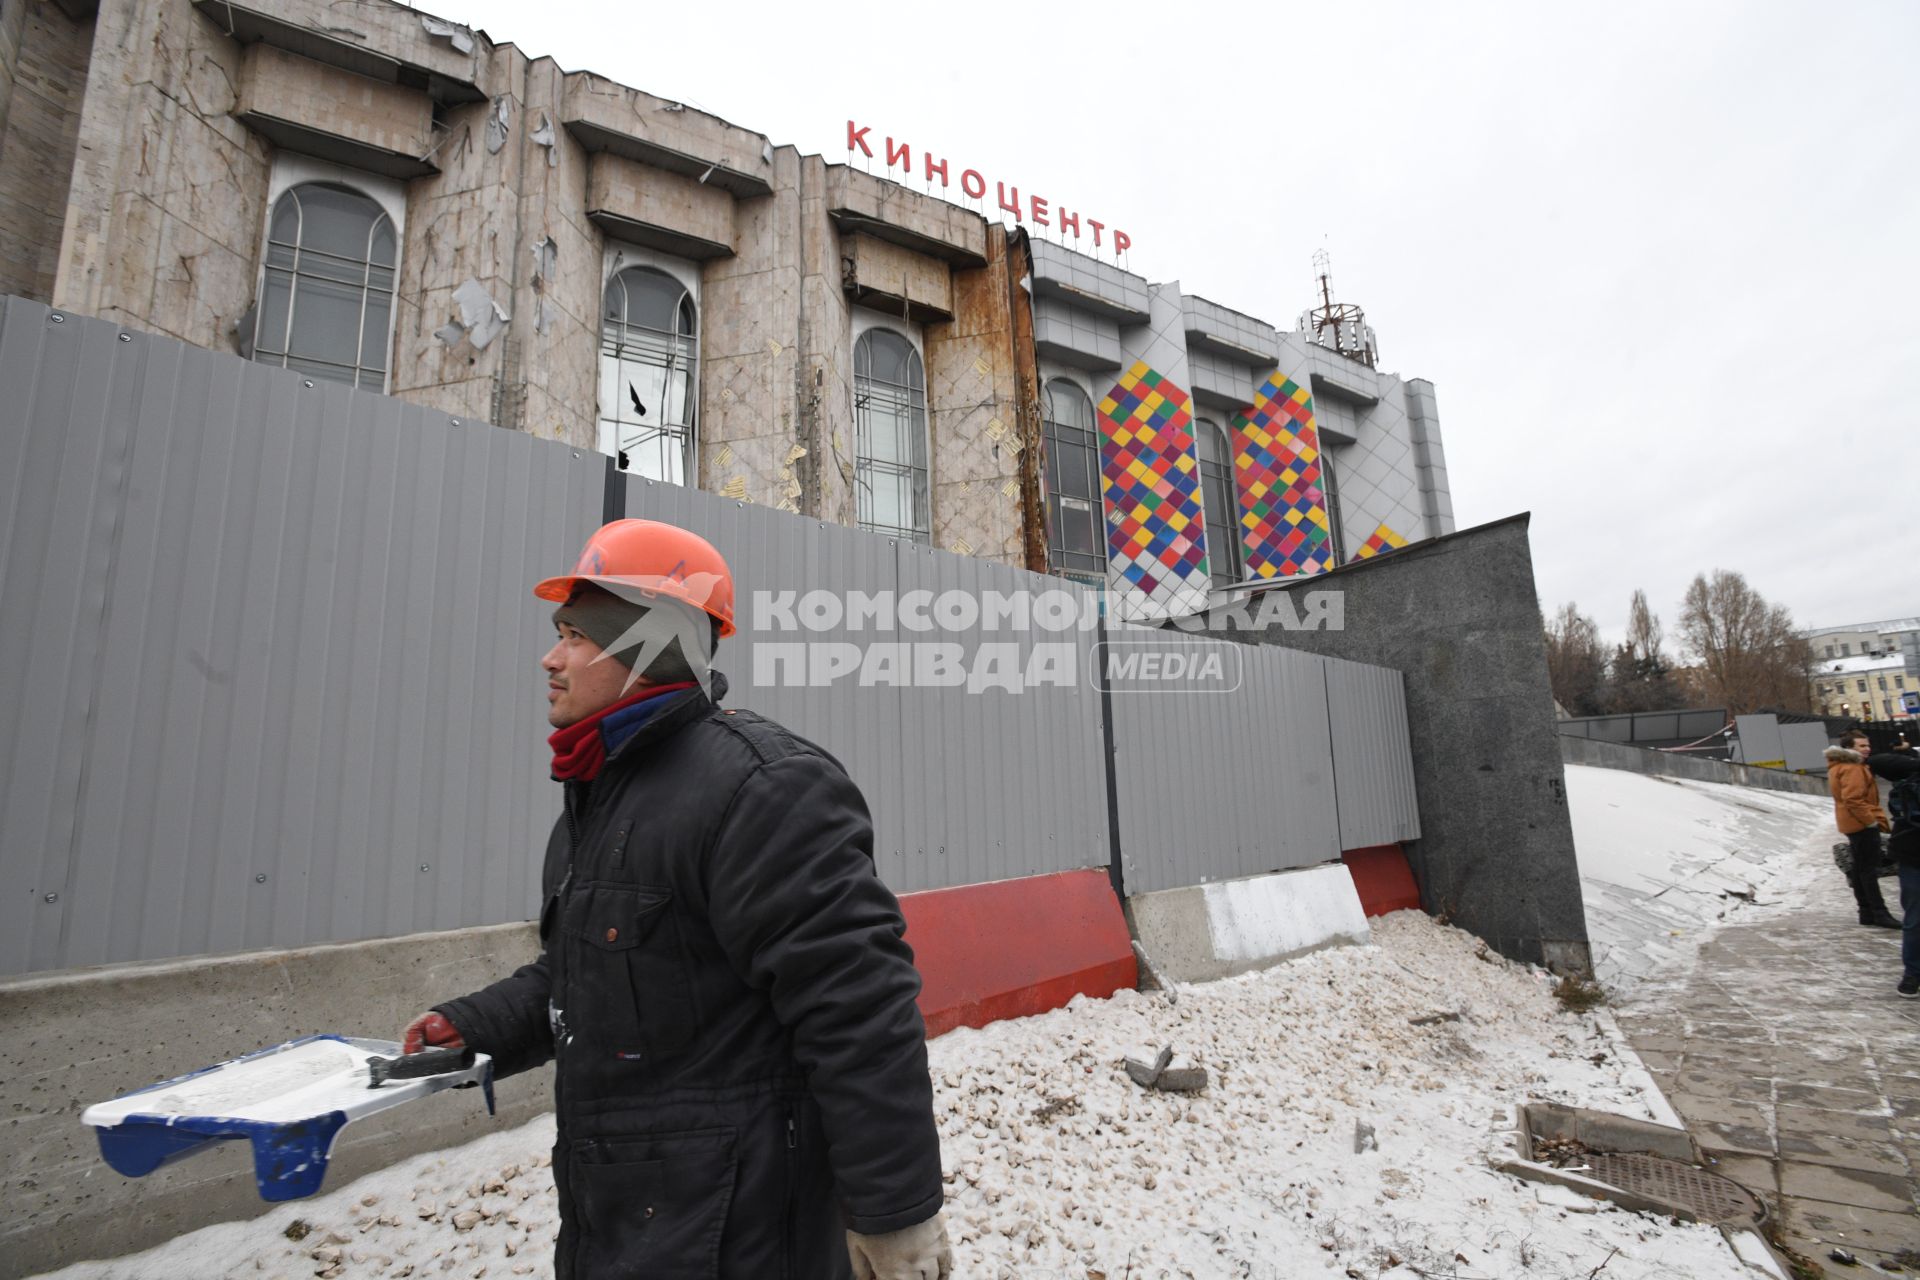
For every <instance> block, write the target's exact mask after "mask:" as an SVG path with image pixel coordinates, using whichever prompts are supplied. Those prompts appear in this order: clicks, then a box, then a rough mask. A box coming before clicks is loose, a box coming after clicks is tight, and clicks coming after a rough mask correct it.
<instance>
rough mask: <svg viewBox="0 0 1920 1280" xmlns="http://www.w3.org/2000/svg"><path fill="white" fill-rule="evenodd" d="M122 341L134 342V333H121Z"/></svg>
mask: <svg viewBox="0 0 1920 1280" xmlns="http://www.w3.org/2000/svg"><path fill="white" fill-rule="evenodd" d="M120 341H122V342H132V341H133V335H132V334H130V333H123V334H121V335H120Z"/></svg>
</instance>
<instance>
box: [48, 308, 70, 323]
mask: <svg viewBox="0 0 1920 1280" xmlns="http://www.w3.org/2000/svg"><path fill="white" fill-rule="evenodd" d="M47 319H49V320H51V321H53V322H54V323H55V324H65V323H66V322H67V318H66V317H65V316H63V315H61V314H60V313H59V312H58V311H56V312H54V313H53V314H52V315H50V316H48V317H47Z"/></svg>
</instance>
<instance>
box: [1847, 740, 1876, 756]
mask: <svg viewBox="0 0 1920 1280" xmlns="http://www.w3.org/2000/svg"><path fill="white" fill-rule="evenodd" d="M1847 748H1848V749H1849V750H1851V751H1858V752H1859V753H1860V754H1861V755H1863V756H1870V755H1872V754H1873V741H1872V740H1871V739H1869V738H1852V739H1849V740H1848V742H1847Z"/></svg>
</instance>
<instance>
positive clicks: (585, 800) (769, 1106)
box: [404, 520, 951, 1280]
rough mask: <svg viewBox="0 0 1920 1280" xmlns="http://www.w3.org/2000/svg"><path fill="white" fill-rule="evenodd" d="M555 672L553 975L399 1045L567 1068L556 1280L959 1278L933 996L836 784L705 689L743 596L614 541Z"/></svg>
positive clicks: (862, 807)
mask: <svg viewBox="0 0 1920 1280" xmlns="http://www.w3.org/2000/svg"><path fill="white" fill-rule="evenodd" d="M534 594H535V595H537V596H539V597H540V598H541V599H543V600H551V601H554V602H555V603H557V604H558V605H559V607H558V608H556V609H555V610H554V612H553V623H554V628H555V630H556V631H557V632H558V636H559V638H558V639H557V641H556V642H555V643H554V646H553V648H552V649H551V650H549V651H548V653H547V655H546V656H545V657H544V658H542V659H541V667H542V669H543V670H545V672H546V673H547V701H548V717H547V718H548V720H549V721H550V722H551V723H552V724H553V726H554V729H555V732H554V734H553V735H552V737H551V738H550V739H549V742H550V743H551V745H552V747H553V776H554V777H555V778H556V779H557V780H559V781H560V782H561V783H562V785H563V786H564V788H565V801H566V806H565V813H564V814H563V815H562V816H561V818H560V820H559V822H558V823H556V824H555V826H554V830H553V836H552V838H551V839H550V840H549V842H548V845H547V857H546V865H545V870H544V873H543V875H542V877H541V885H542V903H543V905H542V908H541V913H540V943H541V953H540V958H539V959H538V960H536V961H534V962H533V963H532V964H529V965H527V966H525V967H524V968H522V969H520V970H519V971H518V972H517V973H515V974H513V976H511V977H509V978H506V979H503V980H502V981H500V982H496V983H494V984H493V985H492V986H490V987H487V988H485V989H484V990H481V991H476V992H474V993H473V994H471V995H468V996H464V997H462V998H460V999H457V1000H449V1001H447V1002H446V1003H445V1004H441V1005H436V1006H435V1007H434V1009H433V1010H432V1011H431V1012H429V1013H425V1014H422V1015H421V1016H420V1017H419V1018H417V1019H415V1020H414V1022H413V1024H412V1025H410V1026H409V1027H408V1028H407V1030H406V1033H405V1037H404V1038H405V1041H406V1045H405V1047H406V1050H407V1051H408V1052H410V1053H411V1052H417V1051H418V1050H419V1049H421V1048H422V1047H425V1046H438V1045H458V1044H465V1045H470V1046H472V1047H473V1048H475V1049H478V1050H480V1051H482V1052H484V1053H488V1054H491V1055H492V1056H493V1059H494V1066H495V1072H496V1074H497V1075H499V1076H508V1075H511V1074H513V1073H515V1072H517V1071H525V1070H527V1069H529V1068H531V1067H535V1066H539V1065H540V1064H542V1063H544V1062H546V1061H547V1060H548V1059H553V1060H554V1063H555V1072H554V1095H555V1114H556V1119H557V1121H558V1125H559V1140H558V1142H557V1144H556V1145H555V1147H554V1156H553V1176H554V1183H555V1185H556V1187H557V1189H558V1191H559V1195H560V1236H559V1240H558V1243H557V1245H556V1247H555V1256H554V1272H555V1275H556V1276H557V1277H558V1278H559V1280H570V1278H572V1280H605V1278H608V1277H654V1276H696V1275H700V1276H728V1277H732V1276H755V1277H758V1276H792V1277H815V1276H818V1277H834V1278H836V1280H837V1278H839V1277H845V1276H850V1275H851V1276H856V1277H859V1278H860V1280H865V1278H866V1277H879V1278H881V1280H938V1277H943V1276H946V1275H947V1274H948V1273H949V1270H950V1268H951V1252H950V1250H949V1248H948V1244H947V1236H946V1226H945V1222H944V1218H943V1216H942V1214H941V1212H940V1210H941V1202H942V1198H943V1188H942V1182H941V1176H940V1141H939V1134H938V1132H937V1131H936V1129H935V1127H934V1121H933V1093H932V1084H931V1082H930V1080H929V1078H928V1075H927V1052H926V1028H925V1026H924V1024H923V1023H922V1022H921V1018H920V1013H919V1010H918V1008H917V1007H916V1006H915V1003H914V1001H915V998H916V997H917V996H918V995H919V991H920V978H919V974H918V973H917V972H915V970H914V967H913V957H912V954H911V952H909V951H908V949H907V946H906V943H905V942H904V941H903V939H902V935H903V934H904V932H905V925H904V924H903V922H902V919H901V915H900V907H899V903H898V902H896V901H895V900H894V897H893V895H892V894H891V893H889V892H888V891H887V888H886V886H885V885H883V884H881V883H880V880H879V878H878V877H877V876H875V874H874V870H873V828H872V824H871V822H870V820H869V818H868V815H867V808H866V803H865V802H864V800H863V799H862V798H861V795H860V791H859V789H858V788H857V787H855V786H854V784H853V782H852V780H851V779H849V778H848V777H847V774H846V771H845V770H844V769H842V768H841V767H840V764H839V762H838V761H836V760H835V759H834V758H833V757H832V756H830V755H828V754H827V753H826V752H825V751H823V750H821V749H820V748H819V747H817V746H815V745H814V744H813V743H811V742H808V741H807V740H806V739H804V738H801V737H799V736H797V735H795V734H793V733H791V732H789V731H788V730H786V729H784V728H782V727H781V726H779V725H777V724H775V723H774V722H772V721H770V720H767V719H764V718H762V717H760V716H757V715H755V714H753V713H752V712H750V711H734V710H722V709H721V708H720V705H719V703H720V701H721V699H722V698H723V697H724V696H725V693H726V687H727V686H726V679H725V677H723V676H721V675H720V674H719V673H718V672H714V671H712V670H711V669H710V668H709V665H708V664H709V662H710V660H711V658H712V654H713V649H714V647H715V646H716V645H717V644H718V642H719V640H720V638H721V637H723V636H727V635H731V634H732V633H733V630H734V626H733V578H732V575H731V574H730V573H729V572H728V571H727V565H726V561H725V560H723V559H722V558H721V556H720V553H719V552H718V551H716V550H715V549H714V548H713V546H712V545H711V544H710V543H708V542H707V541H706V540H705V539H703V538H700V537H697V536H696V535H694V534H692V533H689V532H688V531H686V530H684V529H680V528H676V527H674V526H672V525H667V524H661V523H658V522H655V521H651V520H617V521H615V522H613V523H612V524H609V525H606V526H605V527H603V528H601V529H600V530H599V531H598V532H597V533H595V534H594V535H593V536H592V537H591V538H590V539H588V541H587V545H586V549H585V550H584V551H582V553H581V555H580V563H579V565H578V567H577V568H576V569H575V570H574V572H573V573H571V574H568V575H566V576H563V577H558V578H549V579H547V580H546V581H544V582H542V583H540V584H539V585H538V586H537V587H535V588H534Z"/></svg>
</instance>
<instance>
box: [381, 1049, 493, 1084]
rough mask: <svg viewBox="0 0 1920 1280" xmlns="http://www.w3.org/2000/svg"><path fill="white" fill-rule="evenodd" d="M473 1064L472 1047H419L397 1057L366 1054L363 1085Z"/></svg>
mask: <svg viewBox="0 0 1920 1280" xmlns="http://www.w3.org/2000/svg"><path fill="white" fill-rule="evenodd" d="M472 1065H473V1050H472V1049H469V1048H466V1047H464V1046H463V1047H461V1048H457V1049H422V1050H421V1051H420V1052H419V1053H409V1054H404V1055H402V1056H401V1057H398V1058H368V1059H367V1087H368V1088H369V1089H378V1088H379V1087H380V1086H381V1085H383V1084H385V1083H386V1082H387V1081H389V1080H419V1079H423V1078H424V1077H426V1076H443V1075H445V1074H447V1072H449V1071H465V1070H466V1069H467V1068H468V1067H470V1066H472Z"/></svg>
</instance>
